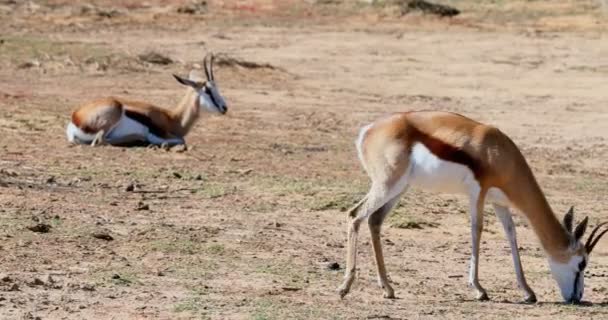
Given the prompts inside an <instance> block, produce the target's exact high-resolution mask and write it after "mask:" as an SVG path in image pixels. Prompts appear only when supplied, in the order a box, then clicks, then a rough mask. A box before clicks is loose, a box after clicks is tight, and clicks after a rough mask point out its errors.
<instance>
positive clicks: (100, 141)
mask: <svg viewBox="0 0 608 320" xmlns="http://www.w3.org/2000/svg"><path fill="white" fill-rule="evenodd" d="M105 134H106V132H105V130H103V129H102V130H99V131H98V132H97V133H96V134H95V138H94V139H93V141H91V147H95V146H101V145H104V144H105V143H106V141H105V138H104V136H105Z"/></svg>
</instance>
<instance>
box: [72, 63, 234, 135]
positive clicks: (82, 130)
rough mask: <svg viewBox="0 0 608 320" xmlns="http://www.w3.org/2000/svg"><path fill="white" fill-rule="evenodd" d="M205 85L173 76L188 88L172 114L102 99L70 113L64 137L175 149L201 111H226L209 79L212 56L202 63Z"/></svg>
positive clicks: (135, 103) (136, 103) (140, 104)
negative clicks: (70, 119) (162, 146)
mask: <svg viewBox="0 0 608 320" xmlns="http://www.w3.org/2000/svg"><path fill="white" fill-rule="evenodd" d="M204 69H205V75H206V77H207V80H206V81H200V80H201V79H198V77H196V76H195V73H194V70H193V71H192V72H190V76H189V77H188V79H184V78H182V77H179V76H176V75H173V76H174V77H175V79H176V80H177V81H178V82H179V83H181V84H183V85H186V86H188V91H187V92H186V94H185V95H184V97H183V98H182V100H181V102H180V103H179V104H178V105H177V107H175V108H174V109H172V110H168V109H164V108H159V107H157V106H155V105H152V104H149V103H147V102H139V101H130V100H125V99H121V98H114V97H108V98H102V99H98V100H95V101H92V102H89V103H87V104H85V105H83V106H81V107H79V108H77V109H76V110H75V111H74V112H73V113H72V121H71V122H70V123H69V124H68V126H67V130H66V133H67V137H68V140H69V141H70V142H72V143H80V144H91V145H92V146H95V145H99V144H110V145H133V144H142V143H143V144H152V145H169V146H171V145H178V144H185V141H184V136H186V134H187V133H188V132H189V131H190V129H191V128H192V126H193V125H194V123H195V122H196V120H197V119H198V118H199V116H200V113H201V111H207V112H212V113H221V114H225V113H226V111H228V108H227V106H226V103H225V102H224V98H223V97H222V95H221V94H220V92H219V90H218V87H217V85H216V83H215V78H214V75H213V55H212V54H208V55H207V56H205V59H204Z"/></svg>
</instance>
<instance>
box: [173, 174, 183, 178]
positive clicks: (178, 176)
mask: <svg viewBox="0 0 608 320" xmlns="http://www.w3.org/2000/svg"><path fill="white" fill-rule="evenodd" d="M173 176H174V177H175V178H177V179H181V178H182V175H181V174H180V173H179V172H173Z"/></svg>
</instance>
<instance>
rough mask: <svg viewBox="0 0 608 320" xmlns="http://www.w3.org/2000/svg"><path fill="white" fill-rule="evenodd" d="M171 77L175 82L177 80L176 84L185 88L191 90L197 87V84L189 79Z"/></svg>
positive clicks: (176, 76)
mask: <svg viewBox="0 0 608 320" xmlns="http://www.w3.org/2000/svg"><path fill="white" fill-rule="evenodd" d="M173 77H174V78H175V80H177V82H179V83H181V84H183V85H185V86H190V87H192V88H196V87H197V86H198V84H197V83H196V81H192V80H190V79H184V78H182V77H180V76H178V75H175V74H174V75H173Z"/></svg>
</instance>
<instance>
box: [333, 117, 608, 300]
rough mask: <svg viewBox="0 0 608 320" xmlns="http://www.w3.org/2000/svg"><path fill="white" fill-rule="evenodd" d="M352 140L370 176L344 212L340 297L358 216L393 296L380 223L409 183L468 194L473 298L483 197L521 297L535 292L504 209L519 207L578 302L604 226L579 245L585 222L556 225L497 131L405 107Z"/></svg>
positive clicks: (482, 295)
mask: <svg viewBox="0 0 608 320" xmlns="http://www.w3.org/2000/svg"><path fill="white" fill-rule="evenodd" d="M356 144H357V150H358V155H359V159H360V161H361V163H362V165H363V167H364V169H365V171H366V172H367V174H368V175H369V176H370V178H371V188H370V190H369V192H368V194H367V195H366V196H365V197H364V198H363V199H362V200H361V201H360V202H359V203H358V204H356V205H355V206H354V207H353V208H351V209H350V210H349V217H350V225H349V229H348V248H347V250H348V253H347V263H346V274H345V279H344V282H343V284H342V285H341V287H340V288H339V289H338V292H339V294H340V296H341V297H342V298H343V297H344V296H345V295H346V294H347V293H348V292H349V290H350V288H351V285H352V284H353V282H354V280H355V268H356V263H355V260H356V255H357V233H358V231H359V226H360V224H361V223H362V222H363V221H364V220H365V219H368V224H369V228H370V232H371V240H372V247H373V249H374V255H375V259H376V267H377V271H378V283H379V285H380V286H381V287H382V288H384V296H385V297H387V298H394V297H395V294H394V291H393V289H392V288H391V286H390V284H389V280H388V277H387V274H386V268H385V266H384V258H383V256H382V247H381V243H380V228H381V225H382V222H383V221H384V218H385V217H386V216H387V215H388V213H389V212H390V211H391V209H392V208H393V206H394V205H395V203H397V201H398V199H399V197H400V195H401V194H402V193H403V192H404V191H405V190H406V189H407V187H408V186H417V187H421V188H423V189H426V190H431V191H437V192H449V193H463V194H466V195H468V197H469V205H470V209H469V210H470V215H471V236H472V241H471V242H472V254H471V265H470V272H469V283H470V285H471V286H472V287H474V288H475V291H476V298H477V299H479V300H486V299H488V295H487V294H486V291H485V290H484V289H483V288H482V287H481V285H480V284H479V279H478V276H477V274H478V263H479V259H478V258H479V242H480V237H481V232H482V228H483V207H484V203H485V202H486V201H488V202H490V203H492V205H493V206H494V210H495V212H496V216H497V217H498V219H499V220H500V222H501V223H502V226H503V227H504V230H505V233H506V235H507V238H508V239H509V244H510V246H511V255H512V258H513V262H514V264H515V273H516V274H517V282H518V284H519V287H520V288H521V289H522V290H523V291H524V294H525V301H527V302H535V301H536V296H535V294H534V292H533V291H532V289H530V287H529V286H528V284H527V283H526V279H525V277H524V272H523V269H522V265H521V262H520V257H519V249H518V247H517V239H516V235H515V225H514V224H513V220H512V217H511V212H510V211H509V207H513V208H517V209H519V210H520V211H521V212H522V213H523V214H524V215H525V216H526V218H527V219H528V221H529V223H530V224H531V226H532V228H533V230H534V232H535V233H536V235H537V236H538V237H539V239H540V242H541V245H542V246H543V248H544V249H545V251H546V253H547V254H548V260H549V266H550V268H551V272H552V274H553V277H554V278H555V280H556V281H557V283H558V285H559V288H560V290H561V294H562V296H563V298H564V300H565V301H566V302H573V303H577V302H580V300H581V298H582V297H583V288H584V270H585V267H586V266H587V263H588V261H589V254H590V253H591V251H592V250H593V248H594V247H595V245H596V244H597V242H598V241H599V240H600V238H601V237H602V236H603V235H604V234H605V233H606V232H607V231H608V230H604V231H603V232H601V233H600V234H599V235H597V237H594V236H595V235H596V232H597V231H598V229H599V228H600V227H601V226H602V225H604V224H605V223H602V224H599V225H598V226H596V227H595V229H594V230H593V232H592V233H591V235H590V236H589V238H588V239H587V242H586V243H585V245H583V244H582V243H581V239H582V237H583V234H584V233H585V229H586V227H587V220H588V219H587V218H585V219H584V220H583V221H582V222H581V223H580V224H578V225H577V226H576V228H575V229H574V231H573V230H572V229H573V228H572V222H573V211H572V209H570V211H569V212H568V213H567V214H566V215H565V217H564V220H563V224H562V223H560V222H559V220H558V219H557V218H556V216H555V214H554V213H553V211H552V210H551V207H550V206H549V204H548V203H547V200H546V198H545V196H544V194H543V192H542V190H541V188H540V187H539V185H538V183H537V181H536V179H535V177H534V175H533V174H532V171H531V170H530V167H529V166H528V164H527V162H526V159H525V158H524V156H523V155H522V153H521V152H520V150H519V148H517V146H516V145H515V143H513V141H511V139H510V138H509V137H507V136H506V135H505V134H503V133H502V132H501V131H499V130H498V129H496V128H494V127H492V126H489V125H485V124H482V123H479V122H476V121H473V120H471V119H469V118H466V117H464V116H462V115H458V114H454V113H448V112H432V111H419V112H407V113H396V114H393V115H390V116H387V117H384V118H382V119H379V120H377V121H376V122H374V123H372V124H370V125H368V126H366V127H364V128H362V129H361V131H360V133H359V138H358V140H357V143H356Z"/></svg>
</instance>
